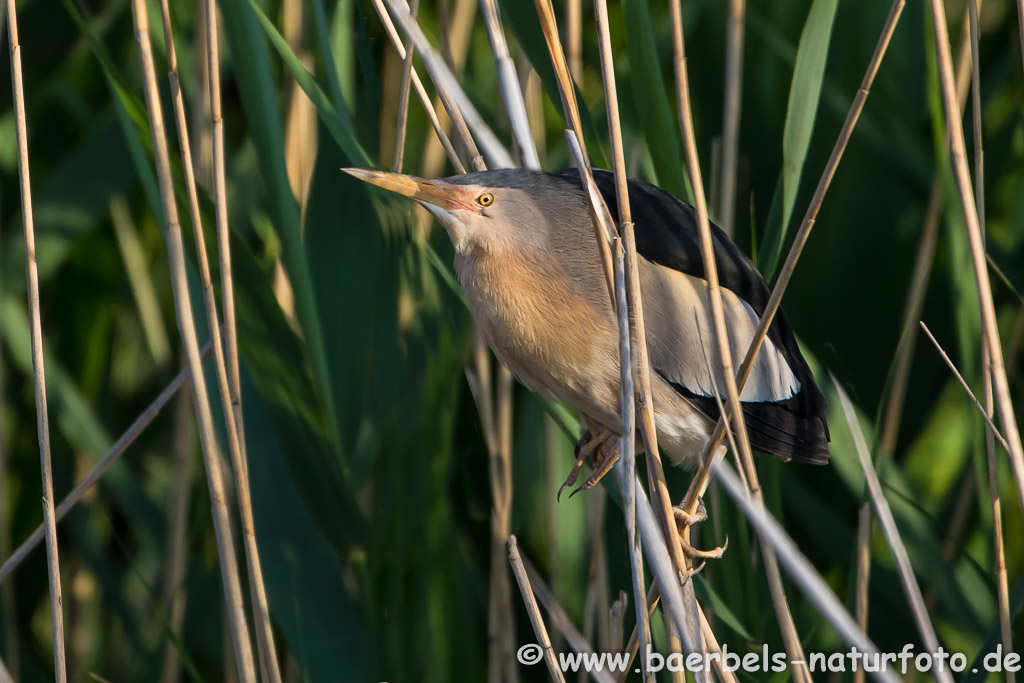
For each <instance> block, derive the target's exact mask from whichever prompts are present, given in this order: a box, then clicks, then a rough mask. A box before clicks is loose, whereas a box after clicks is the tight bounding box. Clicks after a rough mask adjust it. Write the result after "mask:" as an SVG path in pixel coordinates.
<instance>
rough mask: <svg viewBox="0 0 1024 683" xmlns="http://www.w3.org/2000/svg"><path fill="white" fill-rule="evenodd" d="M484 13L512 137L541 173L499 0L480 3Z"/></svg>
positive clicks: (527, 161)
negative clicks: (509, 48)
mask: <svg viewBox="0 0 1024 683" xmlns="http://www.w3.org/2000/svg"><path fill="white" fill-rule="evenodd" d="M480 11H481V14H483V18H484V25H485V26H486V27H487V38H488V40H489V41H490V43H491V52H492V53H494V66H495V69H496V70H497V73H498V85H499V86H500V87H501V95H502V99H503V100H504V102H505V111H506V112H508V118H509V121H510V122H511V124H512V134H513V135H514V137H515V140H516V142H517V143H518V144H519V150H520V153H521V154H522V158H523V166H525V167H526V168H529V169H531V170H534V171H539V170H540V157H539V156H538V155H537V145H536V143H534V141H533V136H532V135H531V133H530V120H529V117H528V116H527V115H526V100H525V99H524V98H523V91H522V90H521V89H520V87H519V78H518V76H517V75H516V67H515V64H514V63H513V62H512V57H511V56H510V55H509V52H508V44H507V43H506V41H505V33H504V31H503V30H502V28H501V14H500V13H499V12H498V4H497V3H496V2H495V0H480Z"/></svg>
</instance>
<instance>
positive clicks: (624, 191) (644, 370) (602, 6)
mask: <svg viewBox="0 0 1024 683" xmlns="http://www.w3.org/2000/svg"><path fill="white" fill-rule="evenodd" d="M594 16H595V24H596V27H597V38H598V45H599V48H600V55H601V77H602V83H603V85H604V99H605V109H606V111H607V115H608V133H609V137H610V139H611V149H612V167H613V169H614V173H615V195H616V198H617V202H618V207H619V225H618V228H619V234H620V235H621V236H622V249H623V252H624V261H625V268H626V277H627V281H628V287H627V288H626V295H627V301H628V307H627V308H628V318H629V320H628V322H627V323H626V325H627V328H628V329H629V331H630V336H631V339H630V347H631V348H632V349H633V353H634V355H635V358H636V361H635V362H633V363H630V365H631V366H632V373H633V375H634V377H633V385H634V387H635V393H634V395H633V396H631V397H630V399H629V400H631V401H633V402H634V403H635V404H636V406H637V407H638V408H639V411H640V432H641V435H642V437H643V443H644V453H645V455H646V462H647V477H648V488H649V490H650V496H651V500H653V501H654V502H655V509H656V510H657V511H658V513H659V517H660V521H661V523H662V532H663V533H664V536H665V542H666V543H667V544H668V547H669V551H670V553H671V556H672V560H673V564H674V565H675V569H676V573H677V574H679V575H680V576H686V575H687V572H688V565H687V562H686V558H685V556H684V555H683V548H682V545H681V543H680V538H679V529H678V527H677V526H676V522H675V516H674V514H673V512H672V498H671V494H670V493H669V490H668V485H667V484H666V483H665V470H664V467H663V466H662V462H661V452H660V450H659V449H658V435H657V429H656V427H655V422H654V403H653V396H652V391H651V376H650V361H649V359H648V352H647V333H646V327H645V324H644V308H643V300H642V297H641V295H640V271H639V264H638V262H637V254H636V240H635V235H634V226H633V219H632V213H631V211H630V206H629V190H628V185H627V179H626V162H625V153H624V151H623V145H622V129H621V123H620V120H619V101H618V89H617V87H616V83H615V67H614V64H613V61H612V46H611V32H610V27H609V22H608V3H607V0H597V2H595V3H594ZM623 362H624V361H623ZM690 590H692V586H689V587H687V586H684V594H687V595H686V600H687V603H686V604H687V608H688V609H687V615H686V618H687V620H688V623H689V627H690V632H691V633H693V634H700V632H701V631H700V627H699V624H698V620H697V618H696V604H697V603H696V597H694V598H693V600H692V601H691V600H690V596H689V595H688V593H689V591H690ZM642 598H643V595H642V594H641V595H639V596H637V597H636V599H637V600H638V601H639V602H643V599H642ZM667 621H668V623H670V624H671V620H667ZM697 638H698V639H699V635H697ZM696 644H698V645H700V647H699V648H698V649H697V650H695V651H696V652H701V653H703V652H704V646H703V644H702V643H699V642H698V643H696ZM670 647H672V648H673V651H681V648H680V643H679V639H678V636H670ZM674 673H680V672H674Z"/></svg>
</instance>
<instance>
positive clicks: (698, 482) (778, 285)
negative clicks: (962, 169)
mask: <svg viewBox="0 0 1024 683" xmlns="http://www.w3.org/2000/svg"><path fill="white" fill-rule="evenodd" d="M904 5H905V0H893V4H892V8H891V9H890V10H889V16H888V17H887V18H886V21H885V25H884V26H883V28H882V33H881V35H880V36H879V38H878V43H877V44H876V45H875V51H874V53H873V54H872V56H871V61H870V62H869V63H868V68H867V71H866V72H865V74H864V78H863V79H862V80H861V84H860V88H859V89H858V90H857V95H856V96H855V97H854V100H853V103H852V104H851V105H850V110H849V112H848V113H847V115H846V120H845V121H844V122H843V127H842V128H841V129H840V131H839V136H838V138H837V139H836V143H835V146H834V147H833V148H832V154H831V155H830V156H829V159H828V162H827V163H826V164H825V169H824V170H823V171H822V174H821V178H820V179H819V180H818V186H817V188H816V189H815V191H814V195H813V197H812V198H811V202H810V204H809V205H808V207H807V213H806V214H805V215H804V219H803V221H802V222H801V224H800V228H799V230H797V233H796V235H795V236H794V238H793V244H792V246H791V247H790V250H789V254H788V255H787V257H786V261H785V263H783V265H782V268H781V270H780V271H779V277H778V279H777V280H776V282H775V286H774V287H773V288H772V293H771V296H770V297H769V299H768V303H767V305H766V306H765V310H764V312H763V313H762V314H761V318H760V321H759V322H758V326H757V330H756V331H755V333H754V338H753V339H752V340H751V342H750V347H749V348H748V349H747V353H746V355H745V356H744V358H743V362H742V363H741V364H740V369H739V372H737V374H736V385H737V387H740V388H741V389H740V390H741V391H742V386H743V385H744V384H745V383H746V381H747V377H748V376H749V375H750V370H751V369H752V368H753V365H754V360H755V359H756V357H757V352H758V351H759V350H760V348H761V344H762V343H763V342H764V339H765V337H766V336H767V334H768V327H769V326H770V325H771V323H772V320H773V319H774V318H775V313H776V312H777V311H778V309H779V304H780V303H781V301H782V295H783V294H784V293H785V291H786V287H787V286H788V285H789V281H790V278H792V276H793V271H794V270H795V268H796V263H797V261H798V260H799V258H800V254H801V253H802V252H803V248H804V245H805V244H806V243H807V238H808V237H809V236H810V233H811V229H812V228H813V227H814V222H815V220H816V219H817V216H818V210H819V209H820V208H821V204H822V202H823V201H824V199H825V193H826V192H827V191H828V187H829V185H830V184H831V182H832V177H833V175H835V171H836V168H837V167H838V166H839V161H840V160H841V159H842V156H843V152H844V151H845V150H846V145H847V143H848V142H849V140H850V136H851V135H852V134H853V129H854V126H856V124H857V119H858V118H859V117H860V113H861V111H862V110H863V109H864V103H865V102H866V101H867V96H868V93H869V92H870V89H871V84H872V82H873V81H874V79H875V74H876V73H877V72H878V67H879V66H880V65H881V63H882V57H884V56H885V52H886V49H887V48H888V46H889V40H890V39H891V38H892V34H893V31H894V30H895V29H896V24H897V23H898V22H899V18H900V15H901V14H902V12H903V7H904ZM730 409H731V408H730ZM729 419H730V416H729V415H727V414H723V415H722V416H721V417H719V419H718V424H716V425H715V430H714V432H713V433H712V435H711V439H709V441H708V444H707V446H705V447H704V453H703V454H702V456H701V465H700V468H699V469H698V470H697V473H696V474H695V475H694V479H693V483H692V484H691V485H690V488H689V490H688V491H687V492H686V498H685V499H684V501H683V504H682V505H683V509H684V510H685V511H686V512H688V513H690V514H693V513H694V512H696V510H697V503H698V498H699V497H700V495H701V493H702V492H703V491H704V489H705V488H707V484H708V481H709V477H710V474H711V468H712V465H713V462H712V461H713V458H711V457H710V455H711V454H712V453H714V452H715V449H717V448H718V446H719V445H720V444H721V442H722V437H723V436H724V434H725V428H726V422H727V421H728V420H729Z"/></svg>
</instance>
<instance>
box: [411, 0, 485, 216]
mask: <svg viewBox="0 0 1024 683" xmlns="http://www.w3.org/2000/svg"><path fill="white" fill-rule="evenodd" d="M448 5H449V1H448V0H442V2H441V7H440V11H439V14H440V19H441V27H442V29H441V30H440V40H441V52H442V54H443V55H444V61H445V63H446V64H447V65H448V66H449V68H451V70H452V71H453V72H455V73H462V69H463V67H464V66H465V65H466V57H467V56H468V54H469V42H470V38H471V37H472V28H473V24H474V23H475V21H476V12H477V2H476V0H456V2H455V5H454V8H453V9H451V8H449V7H448ZM440 105H441V99H440V98H439V97H435V98H434V105H433V106H434V108H438V107H440ZM438 116H439V117H440V119H441V123H442V124H443V125H444V127H445V130H447V129H448V128H449V127H450V125H451V122H450V121H449V120H448V115H447V114H445V113H444V111H443V110H442V111H441V112H439V113H438ZM443 168H444V155H443V154H442V150H441V148H440V147H439V146H438V141H437V140H435V139H433V138H428V139H427V141H426V144H425V145H424V148H423V162H422V164H421V167H420V170H421V174H420V175H423V176H426V177H428V178H435V177H437V176H438V175H440V174H441V171H442V170H443ZM420 216H421V217H422V220H423V222H426V219H427V218H428V216H426V215H424V212H421V213H420Z"/></svg>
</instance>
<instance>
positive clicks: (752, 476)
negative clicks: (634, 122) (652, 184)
mask: <svg viewBox="0 0 1024 683" xmlns="http://www.w3.org/2000/svg"><path fill="white" fill-rule="evenodd" d="M670 7H671V10H672V38H673V47H674V53H675V66H676V68H675V73H676V94H677V95H678V105H679V120H680V126H681V127H682V130H683V148H684V151H685V155H686V167H687V170H688V171H689V175H690V181H691V183H692V184H693V194H694V198H695V200H696V201H695V203H696V209H697V225H698V227H699V229H700V237H701V254H702V256H703V261H704V274H705V279H706V280H707V283H708V293H709V298H710V300H711V317H712V320H713V324H714V330H715V341H716V342H717V345H718V356H719V358H718V359H719V362H720V364H721V370H722V375H723V377H724V378H725V388H726V395H727V396H728V399H729V406H730V408H731V410H732V419H733V421H734V424H735V429H736V436H737V442H738V443H739V448H740V452H739V454H740V459H741V461H742V463H743V467H744V470H745V474H746V476H747V481H748V484H749V486H750V492H751V494H752V496H753V498H754V500H755V501H757V502H759V503H763V499H762V494H761V487H760V484H759V483H758V480H757V469H756V468H755V467H754V458H753V455H752V454H751V452H750V440H749V438H748V436H747V427H746V423H745V422H744V419H743V408H742V406H741V404H740V391H739V388H738V387H737V383H736V376H735V375H734V373H733V366H732V351H731V349H730V347H729V337H728V331H727V330H726V326H725V310H724V306H723V304H722V292H721V288H720V287H719V283H718V268H717V266H716V264H715V253H714V247H713V246H712V242H711V226H710V222H709V221H708V207H707V203H706V200H705V196H704V182H703V180H702V176H701V170H700V161H699V160H698V158H697V142H696V135H695V134H694V130H693V117H692V112H691V108H690V86H689V78H688V76H687V69H686V49H685V45H684V40H683V19H682V9H681V7H680V0H673V1H672V2H671V3H670ZM723 414H724V413H723ZM688 531H689V528H687V530H686V531H684V534H683V536H684V540H686V536H687V532H688ZM761 554H762V556H763V558H764V565H765V574H766V575H767V578H768V589H769V591H770V592H771V596H772V604H773V605H774V607H775V616H776V618H777V620H778V622H779V629H780V630H781V632H782V639H783V642H784V644H785V647H786V652H787V653H788V655H789V659H790V661H791V662H793V664H792V667H793V668H792V671H793V675H794V679H795V680H797V681H799V682H801V683H808V682H809V681H810V680H811V676H810V671H809V670H808V668H807V665H806V658H805V657H804V652H803V646H802V644H801V643H800V637H799V635H798V634H797V632H796V624H795V623H794V621H793V615H792V613H791V612H790V610H789V603H788V600H787V598H786V593H785V589H784V587H783V585H782V573H781V572H780V570H779V564H778V560H777V559H776V557H775V552H774V550H773V549H772V547H771V545H770V544H769V543H768V542H767V541H766V540H764V539H762V542H761Z"/></svg>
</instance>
